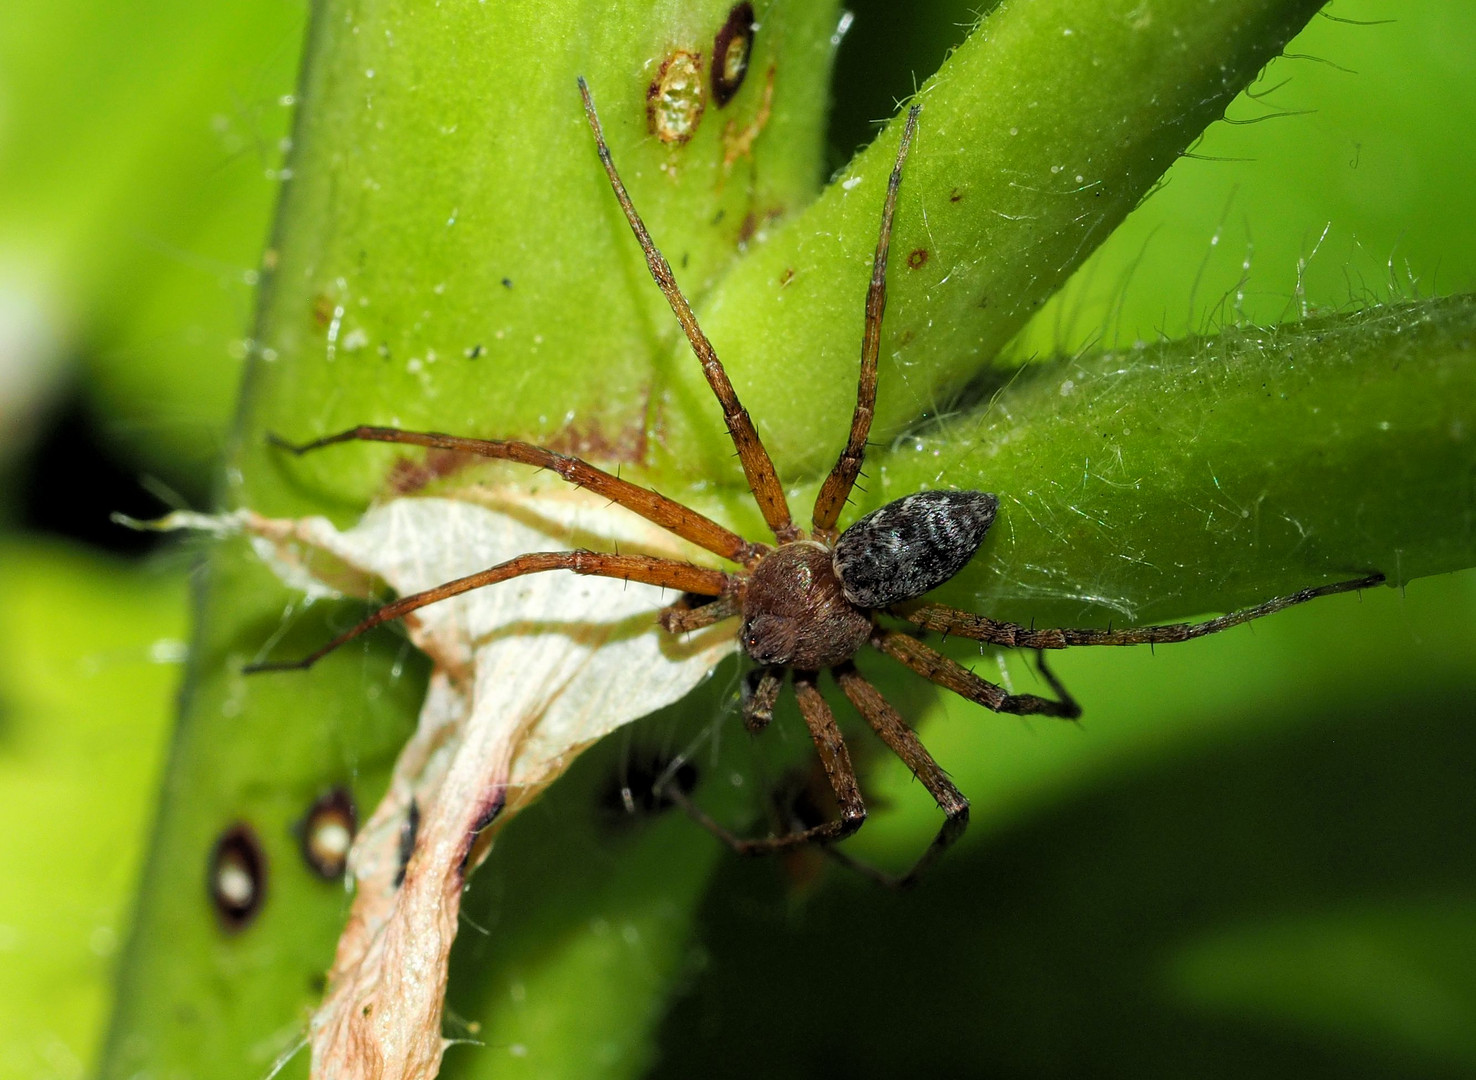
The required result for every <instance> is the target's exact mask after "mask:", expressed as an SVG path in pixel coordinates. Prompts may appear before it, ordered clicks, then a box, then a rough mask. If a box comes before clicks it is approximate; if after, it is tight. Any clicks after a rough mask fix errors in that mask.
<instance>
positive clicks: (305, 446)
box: [268, 424, 768, 566]
mask: <svg viewBox="0 0 1476 1080" xmlns="http://www.w3.org/2000/svg"><path fill="white" fill-rule="evenodd" d="M268 438H269V439H270V440H271V442H272V443H274V444H275V445H277V446H280V447H282V448H283V449H284V450H290V451H291V452H292V453H294V454H298V455H301V454H306V453H308V452H309V451H312V450H319V449H321V448H323V447H325V446H333V445H335V444H336V443H346V442H386V443H403V444H407V445H410V446H426V447H430V448H431V449H435V450H454V451H456V452H457V453H462V454H476V455H477V456H478V457H485V458H496V459H499V460H502V461H516V462H520V463H522V464H524V465H534V466H537V467H538V468H541V469H549V470H551V471H553V472H555V473H557V474H558V475H559V476H560V477H562V478H563V479H564V480H567V481H568V482H569V483H570V484H573V485H574V486H575V487H579V488H587V489H588V490H590V491H593V492H594V493H595V494H596V495H600V496H603V497H604V498H606V499H609V500H610V501H611V502H613V503H615V504H617V505H619V506H623V507H625V508H626V509H627V510H631V511H633V512H635V513H637V514H639V515H640V516H641V517H643V518H645V519H646V520H647V521H649V522H651V523H652V524H653V525H659V526H660V527H661V528H663V529H665V530H667V531H668V532H671V533H675V534H676V535H677V536H680V537H681V538H682V539H683V540H688V541H691V542H692V543H694V544H696V545H697V546H698V547H700V548H703V549H704V550H707V551H710V552H712V553H713V554H714V555H721V556H722V557H723V558H725V559H728V560H730V561H732V562H736V563H741V564H743V565H745V566H749V565H752V564H753V563H754V562H756V561H758V559H759V557H760V556H761V555H762V554H763V553H764V552H765V551H767V550H768V549H767V548H766V547H765V546H764V545H762V544H751V543H749V542H748V541H747V540H745V539H743V537H741V536H739V535H738V534H737V533H735V532H733V531H732V530H730V529H726V528H724V527H723V526H721V525H719V524H718V523H717V522H716V521H713V520H712V519H711V518H709V517H706V516H705V515H703V514H699V513H698V512H697V511H695V510H692V509H690V508H689V507H686V506H683V505H682V504H681V503H679V502H677V501H676V500H675V499H669V498H667V497H666V496H665V495H662V494H660V493H659V492H656V491H652V490H650V489H649V488H643V487H641V486H639V485H637V484H632V483H631V482H630V481H628V480H622V479H621V478H620V477H618V476H615V475H613V474H612V473H608V472H606V471H605V470H604V469H599V468H596V467H595V466H593V465H591V464H590V463H589V462H587V461H584V460H582V459H581V458H577V457H570V456H568V455H567V454H558V453H555V452H554V451H552V450H547V449H545V448H544V447H542V446H534V445H533V444H532V443H525V442H518V441H516V440H514V439H495V440H494V439H465V438H462V437H461V436H459V435H446V434H444V433H442V432H439V431H404V430H402V429H400V428H394V427H374V426H372V425H368V424H361V425H360V426H358V427H354V428H349V429H348V430H347V431H340V432H338V433H337V434H336V435H325V436H323V437H322V438H321V439H313V440H312V441H311V442H305V443H290V442H288V441H287V440H285V439H283V438H281V437H280V436H277V435H269V436H268Z"/></svg>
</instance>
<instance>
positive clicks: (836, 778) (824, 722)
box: [666, 671, 866, 855]
mask: <svg viewBox="0 0 1476 1080" xmlns="http://www.w3.org/2000/svg"><path fill="white" fill-rule="evenodd" d="M794 694H795V697H796V698H797V699H798V700H799V707H800V714H801V715H802V716H804V718H805V726H806V727H808V728H809V729H810V738H811V739H813V740H814V742H815V749H816V750H817V751H818V752H819V754H820V763H821V764H822V765H823V766H824V767H825V778H826V779H827V780H829V781H830V788H831V790H832V791H834V792H835V799H836V802H838V803H839V804H840V810H841V816H840V817H839V818H837V819H835V820H834V821H825V822H821V823H820V824H819V825H813V826H811V827H810V828H808V829H801V830H799V831H798V832H792V833H786V834H784V835H783V836H762V837H757V838H752V839H750V838H747V837H742V836H739V835H737V834H736V833H734V832H732V831H731V830H730V829H727V828H725V827H724V826H722V825H719V824H718V823H717V822H716V821H714V820H713V819H712V818H711V817H710V816H708V814H706V813H705V812H704V811H703V810H701V809H700V808H699V807H698V806H697V805H696V804H695V803H693V802H692V800H691V799H690V798H688V797H687V796H686V795H685V794H683V793H682V792H680V791H678V790H676V789H667V791H666V797H667V798H669V799H671V800H672V801H673V802H675V803H676V804H677V805H678V806H680V807H681V808H682V809H683V810H685V811H686V812H687V815H688V816H689V817H691V818H692V820H693V821H695V822H697V824H699V825H701V826H702V827H703V828H704V829H706V830H707V831H708V832H710V833H712V835H713V836H716V837H717V838H718V839H719V840H721V841H722V842H723V843H725V844H727V845H728V846H729V847H730V848H732V849H733V850H734V851H736V852H737V853H738V854H740V855H767V854H770V853H771V852H775V851H784V850H787V849H789V848H793V847H799V846H801V845H804V844H812V843H820V844H830V843H834V842H835V841H837V840H842V839H844V838H845V837H847V836H850V835H851V834H852V833H853V832H855V831H856V830H857V829H859V828H860V827H861V825H862V823H863V822H865V820H866V804H865V803H864V802H863V801H862V799H861V788H860V785H859V784H857V782H856V770H855V769H854V768H853V767H852V766H851V755H850V753H849V752H848V751H847V750H846V744H845V741H844V740H843V739H842V738H841V733H840V728H839V727H837V726H836V723H835V714H834V713H832V712H831V711H830V706H829V705H827V704H826V702H825V699H824V698H823V697H821V696H820V691H819V690H818V689H817V688H816V686H815V673H814V672H813V671H805V672H800V671H796V672H795V673H794Z"/></svg>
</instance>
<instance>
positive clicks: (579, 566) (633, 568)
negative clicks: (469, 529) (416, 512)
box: [242, 550, 734, 675]
mask: <svg viewBox="0 0 1476 1080" xmlns="http://www.w3.org/2000/svg"><path fill="white" fill-rule="evenodd" d="M546 570H572V571H574V573H576V574H590V575H594V576H596V577H609V578H623V579H624V580H626V581H639V582H643V583H644V584H647V585H660V586H662V587H663V588H668V589H681V590H683V591H684V592H693V593H701V594H703V595H704V596H721V595H723V594H724V593H726V592H728V591H729V590H730V589H731V588H732V587H733V582H734V578H733V577H732V575H729V574H725V573H723V572H722V571H720V570H709V569H707V568H706V567H702V566H693V565H692V564H691V563H684V562H677V561H676V560H675V559H657V558H653V557H652V556H650V555H610V554H607V553H605V552H600V551H583V550H579V551H540V552H534V553H532V554H529V555H519V556H518V557H517V558H515V559H509V560H508V561H507V562H504V563H498V564H497V565H496V566H493V567H491V568H489V569H487V570H482V571H479V572H478V573H475V574H469V575H468V576H466V577H463V578H457V579H456V580H455V581H448V582H446V583H445V584H444V585H437V586H436V587H435V588H434V589H426V590H425V591H424V592H418V593H412V594H411V595H409V596H402V597H400V599H398V600H395V601H393V602H391V603H388V604H385V605H384V606H383V607H382V608H380V609H379V610H378V611H376V612H374V613H373V614H372V615H370V616H369V617H368V618H366V619H364V620H363V621H362V622H360V623H359V624H358V625H357V626H354V627H351V628H350V629H348V630H345V631H344V632H343V633H342V634H339V635H338V636H337V637H336V638H334V639H333V640H332V641H330V642H328V644H326V645H324V646H323V647H322V648H321V649H318V650H317V651H316V652H313V653H309V654H308V655H307V656H305V657H303V658H302V659H301V660H290V661H273V662H264V663H259V664H248V665H247V666H246V667H245V668H243V669H242V670H243V671H244V672H245V673H246V674H248V675H250V674H253V673H255V672H258V671H297V670H302V669H304V668H309V667H312V666H313V664H315V663H317V662H318V661H319V660H321V659H322V658H323V657H325V656H327V655H328V654H329V653H331V652H332V651H333V650H334V649H336V648H338V647H339V646H340V645H342V644H344V643H345V642H349V641H352V640H353V639H354V638H356V637H358V636H359V635H360V634H362V633H365V632H366V631H368V630H372V629H373V628H374V627H376V626H378V625H379V624H380V623H385V622H389V621H390V620H391V619H398V618H400V616H402V615H408V614H409V613H410V612H412V611H416V610H418V609H420V608H423V607H425V606H426V605H428V604H434V603H436V602H437V601H439V600H446V599H448V598H450V597H452V596H460V595H461V594H462V593H464V592H471V590H473V589H480V588H481V587H482V586H484V585H495V584H496V583H497V582H499V581H508V580H510V579H512V578H515V577H522V576H523V575H524V574H538V573H542V572H544V571H546Z"/></svg>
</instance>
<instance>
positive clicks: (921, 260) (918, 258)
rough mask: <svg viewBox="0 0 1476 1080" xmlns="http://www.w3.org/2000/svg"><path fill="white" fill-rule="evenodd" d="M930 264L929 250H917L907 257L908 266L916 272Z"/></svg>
mask: <svg viewBox="0 0 1476 1080" xmlns="http://www.w3.org/2000/svg"><path fill="white" fill-rule="evenodd" d="M927 263H928V249H927V248H916V249H914V250H913V251H912V252H911V254H909V255H908V256H907V265H908V266H910V267H911V268H912V269H914V270H920V269H921V268H922V267H924V266H926V265H927Z"/></svg>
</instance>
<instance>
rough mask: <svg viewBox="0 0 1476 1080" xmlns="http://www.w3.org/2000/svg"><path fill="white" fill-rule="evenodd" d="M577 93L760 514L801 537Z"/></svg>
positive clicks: (587, 103)
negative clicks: (720, 414)
mask: <svg viewBox="0 0 1476 1080" xmlns="http://www.w3.org/2000/svg"><path fill="white" fill-rule="evenodd" d="M579 93H580V96H581V97H583V98H584V115H585V116H586V117H587V118H588V120H589V129H590V131H592V132H594V139H595V148H596V149H597V150H598V151H599V154H600V162H601V163H602V164H603V165H604V166H605V175H606V176H608V177H609V178H610V186H611V188H613V189H614V191H615V198H616V199H617V200H619V202H620V209H622V210H623V211H625V220H626V221H628V222H630V229H631V232H633V233H635V238H636V241H637V242H638V243H639V244H640V245H641V251H642V252H644V253H645V256H646V266H647V267H648V268H649V269H650V271H651V277H653V278H654V279H655V280H656V284H657V286H658V287H660V289H661V292H662V295H664V296H665V297H666V302H667V303H668V304H670V305H671V310H672V312H673V313H674V314H675V315H676V317H677V321H678V322H680V323H681V324H682V331H683V332H684V333H685V334H686V335H687V341H688V342H689V343H690V344H691V346H692V351H693V352H694V353H696V354H697V359H698V360H699V361H701V363H702V374H703V375H705V376H706V377H707V385H708V386H710V387H712V392H713V394H714V395H715V396H716V397H717V399H718V404H720V405H721V406H722V408H723V419H724V420H725V421H726V422H727V425H728V434H729V435H731V436H732V438H733V446H734V447H735V448H736V449H737V451H738V460H739V461H740V462H741V463H742V465H743V475H744V476H745V477H747V479H748V487H749V490H750V491H752V492H753V498H754V501H755V502H756V503H758V508H759V512H760V513H762V514H763V515H764V521H765V522H767V523H768V526H769V528H770V529H771V530H772V531H773V533H774V536H775V538H776V539H777V540H778V541H779V542H780V543H787V542H789V541H790V540H794V539H797V538H798V537H799V530H798V529H796V528H795V526H794V522H793V521H792V520H791V519H790V516H789V503H788V502H787V501H786V500H785V498H784V487H783V485H781V484H780V483H779V475H778V473H777V472H775V470H774V462H773V459H772V458H770V457H769V452H768V451H767V450H765V449H764V444H763V442H762V441H761V440H760V439H759V434H758V429H757V428H755V427H754V426H753V418H752V417H750V416H749V415H748V410H747V409H745V408H744V407H743V406H742V404H741V403H740V402H739V401H738V392H737V391H736V390H734V389H733V384H732V382H730V381H729V380H728V373H727V372H726V371H724V370H723V363H722V361H721V360H719V359H718V355H717V351H716V350H714V349H713V347H712V342H710V341H708V340H707V335H706V334H704V333H703V332H702V327H700V326H698V325H697V317H696V316H695V315H693V314H692V307H691V305H690V304H688V303H687V298H686V297H685V296H683V295H682V290H681V288H680V286H678V285H677V281H676V275H674V274H673V273H672V272H671V264H670V263H668V262H667V261H666V257H665V256H664V255H662V254H661V252H660V251H659V250H658V249H657V247H656V244H655V242H654V241H653V240H652V239H651V234H650V233H649V232H648V231H647V230H646V224H645V222H643V221H642V220H641V216H640V214H638V213H636V208H635V204H634V203H632V202H631V201H630V195H629V193H628V192H627V191H626V190H625V184H624V183H623V182H621V179H620V174H619V173H618V172H616V171H615V162H614V161H613V160H612V159H611V157H610V147H609V146H608V145H607V144H606V142H605V133H604V130H603V129H602V128H601V127H600V118H599V115H598V114H597V113H596V112H595V107H594V100H593V99H592V98H591V97H590V95H589V85H588V84H587V83H586V82H585V81H584V77H583V76H580V78H579Z"/></svg>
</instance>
